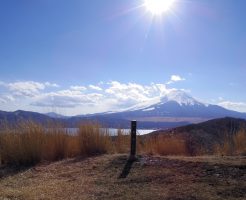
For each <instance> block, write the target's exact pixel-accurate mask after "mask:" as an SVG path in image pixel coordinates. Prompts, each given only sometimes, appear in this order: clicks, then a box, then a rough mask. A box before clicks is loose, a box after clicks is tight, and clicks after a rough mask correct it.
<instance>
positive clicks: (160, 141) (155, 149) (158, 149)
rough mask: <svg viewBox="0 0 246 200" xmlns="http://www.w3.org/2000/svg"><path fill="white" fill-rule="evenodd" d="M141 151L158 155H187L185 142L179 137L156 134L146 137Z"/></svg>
mask: <svg viewBox="0 0 246 200" xmlns="http://www.w3.org/2000/svg"><path fill="white" fill-rule="evenodd" d="M142 149H143V151H145V152H146V153H148V154H158V155H187V149H186V142H185V140H183V139H182V138H180V137H174V136H165V135H158V136H157V137H154V138H149V139H147V140H146V141H145V142H144V144H143V146H142Z"/></svg>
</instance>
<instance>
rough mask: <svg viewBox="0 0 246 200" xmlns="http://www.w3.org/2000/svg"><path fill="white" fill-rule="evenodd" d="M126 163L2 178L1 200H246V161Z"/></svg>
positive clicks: (85, 163) (52, 167) (93, 163)
mask: <svg viewBox="0 0 246 200" xmlns="http://www.w3.org/2000/svg"><path fill="white" fill-rule="evenodd" d="M126 159H127V156H126V155H104V156H98V157H93V158H86V159H70V160H64V161H60V162H56V163H51V164H45V163H43V164H40V165H39V166H36V167H33V168H30V169H27V170H25V171H22V172H19V173H16V174H12V175H11V176H8V177H2V178H1V179H0V199H6V200H7V199H86V200H88V199H109V200H110V199H122V200H123V199H146V200H147V199H148V200H149V199H151V200H155V199H166V200H196V199H201V200H206V199H211V200H213V199H214V200H215V199H216V200H219V199H221V200H222V199H223V200H224V199H228V200H229V199H230V200H233V199H238V200H245V199H246V158H245V157H240V158H239V157H224V158H221V157H220V158H218V157H194V158H184V157H169V158H167V157H157V156H155V157H152V156H142V157H141V158H140V159H139V161H137V162H134V163H128V165H126ZM122 171H123V173H122ZM122 174H123V175H124V176H121V175H122ZM119 177H125V178H119Z"/></svg>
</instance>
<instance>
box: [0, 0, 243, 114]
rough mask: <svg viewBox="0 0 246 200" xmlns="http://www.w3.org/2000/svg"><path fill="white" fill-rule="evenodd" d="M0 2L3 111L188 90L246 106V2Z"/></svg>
mask: <svg viewBox="0 0 246 200" xmlns="http://www.w3.org/2000/svg"><path fill="white" fill-rule="evenodd" d="M143 5H144V0H117V1H116V0H103V1H101V0H69V1H68V0H35V1H33V0H11V1H10V0H0V110H4V111H14V110H19V109H22V110H29V111H37V112H42V113H45V112H58V113H60V114H64V115H78V114H85V113H95V112H104V111H109V110H119V109H124V108H127V107H130V106H133V105H135V104H138V103H141V102H143V101H148V100H151V99H152V98H155V97H157V96H163V95H165V94H167V93H168V92H170V91H172V90H184V91H186V92H187V93H189V94H190V95H191V96H193V97H195V98H196V99H198V100H199V101H201V102H205V103H210V104H217V105H221V106H224V107H226V108H229V109H232V110H237V111H240V112H246V93H245V88H244V87H245V86H246V78H245V74H246V55H245V54H246V53H245V52H246V20H245V19H246V12H245V8H246V1H245V0H237V1H233V0H174V3H173V5H172V7H171V8H170V10H168V11H167V12H165V13H162V14H161V15H154V14H153V13H151V12H150V11H149V10H148V9H147V8H146V7H145V6H143Z"/></svg>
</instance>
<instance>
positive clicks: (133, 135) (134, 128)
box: [130, 121, 137, 160]
mask: <svg viewBox="0 0 246 200" xmlns="http://www.w3.org/2000/svg"><path fill="white" fill-rule="evenodd" d="M136 135H137V121H131V154H130V160H135V159H136V140H137V136H136Z"/></svg>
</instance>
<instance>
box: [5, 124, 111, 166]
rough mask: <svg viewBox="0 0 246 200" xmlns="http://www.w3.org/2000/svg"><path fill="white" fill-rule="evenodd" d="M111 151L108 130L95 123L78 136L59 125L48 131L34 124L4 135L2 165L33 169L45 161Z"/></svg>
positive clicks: (7, 131)
mask: <svg viewBox="0 0 246 200" xmlns="http://www.w3.org/2000/svg"><path fill="white" fill-rule="evenodd" d="M111 149H112V143H111V138H110V136H109V134H108V129H100V126H99V125H98V124H93V123H87V124H83V125H81V126H80V128H79V130H78V132H77V134H75V135H71V134H69V133H68V131H67V129H65V128H63V127H62V126H60V125H57V124H53V125H52V128H48V129H47V128H44V127H43V126H41V125H39V124H36V123H33V122H22V123H20V124H18V125H17V126H16V127H15V128H13V127H12V128H5V130H4V131H2V133H1V134H0V160H1V162H0V164H1V163H4V164H7V165H15V166H29V165H33V164H36V163H39V162H40V161H42V160H47V161H56V160H60V159H63V158H69V157H76V156H90V155H96V154H102V153H107V152H110V150H111Z"/></svg>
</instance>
